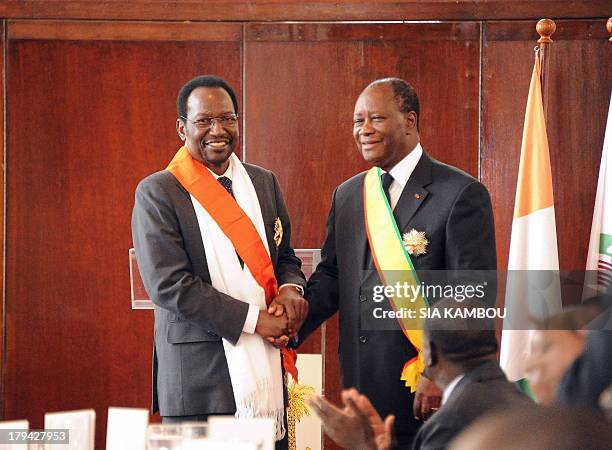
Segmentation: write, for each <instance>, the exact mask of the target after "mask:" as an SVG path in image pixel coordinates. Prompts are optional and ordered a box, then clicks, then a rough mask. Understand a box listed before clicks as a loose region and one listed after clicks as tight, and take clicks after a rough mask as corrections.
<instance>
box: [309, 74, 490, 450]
mask: <svg viewBox="0 0 612 450" xmlns="http://www.w3.org/2000/svg"><path fill="white" fill-rule="evenodd" d="M353 135H354V138H355V141H356V144H357V148H358V150H359V152H360V153H361V155H362V156H363V158H364V159H365V160H366V161H367V162H369V163H370V164H372V165H373V166H376V167H379V168H380V169H382V171H384V172H386V173H385V174H384V175H383V181H382V183H383V188H385V190H386V191H387V193H388V199H389V206H390V207H391V209H392V210H393V216H394V219H395V222H396V225H397V229H398V231H399V233H400V234H404V233H409V232H411V231H412V230H414V232H415V233H419V236H421V237H420V238H419V239H420V242H419V243H420V246H421V247H422V248H421V249H420V250H419V251H414V252H412V254H411V256H410V259H411V261H412V265H413V266H414V268H415V269H416V271H417V272H419V271H425V270H464V269H465V270H493V269H495V268H496V255H495V237H494V228H493V213H492V209H491V202H490V198H489V194H488V192H487V190H486V188H485V187H484V186H483V185H482V184H481V183H479V182H478V181H477V180H475V179H474V178H473V177H471V176H470V175H468V174H466V173H464V172H462V171H460V170H459V169H456V168H454V167H451V166H448V165H446V164H443V163H441V162H438V161H436V160H434V159H432V158H431V157H430V156H429V155H428V154H427V153H425V151H424V150H423V149H422V148H421V146H420V144H419V101H418V97H417V95H416V92H415V91H414V89H413V88H412V87H411V86H410V85H409V84H408V83H407V82H405V81H404V80H400V79H397V78H391V79H383V80H377V81H375V82H373V83H371V84H370V85H369V86H368V87H367V88H366V89H365V90H364V91H363V92H362V93H361V95H360V96H359V99H358V100H357V103H356V105H355V111H354V116H353ZM365 177H366V173H361V174H358V175H356V176H355V177H353V178H351V179H349V180H348V181H346V182H344V183H343V184H341V185H340V186H338V187H337V188H336V190H335V192H334V194H333V198H332V205H331V210H330V213H329V217H328V219H327V236H326V239H325V243H324V244H323V248H322V254H321V256H322V260H321V263H320V264H319V265H318V267H317V269H316V271H315V273H314V274H313V275H312V277H311V278H310V280H309V282H308V286H307V289H306V298H307V299H308V301H309V308H310V312H309V315H308V318H307V319H306V322H305V323H304V326H303V327H302V329H301V331H300V333H299V340H300V342H302V341H303V340H304V339H305V338H306V336H308V335H309V334H310V333H311V332H312V331H313V330H315V329H316V328H317V327H318V326H319V325H320V324H321V323H322V322H324V321H325V320H327V319H328V318H329V317H331V316H332V315H333V314H334V313H336V312H337V311H339V314H340V348H339V356H340V363H341V371H342V384H343V386H344V387H345V388H350V387H355V388H357V389H358V390H359V391H361V392H362V393H364V394H366V395H367V396H368V397H369V398H370V399H371V400H372V402H373V404H374V406H375V407H376V409H377V410H378V411H379V412H381V413H382V414H384V415H387V414H394V415H395V416H396V418H397V423H396V429H397V432H396V436H397V439H398V447H399V448H409V447H410V446H411V443H412V440H413V438H414V435H415V434H416V432H417V430H418V427H419V425H420V422H419V421H418V420H416V419H417V418H418V419H425V418H427V417H428V416H429V415H430V414H431V413H432V412H433V411H434V410H435V408H437V406H438V405H439V400H440V391H439V390H438V389H437V388H436V387H435V385H434V384H433V383H432V382H431V381H429V380H427V378H426V377H421V379H420V381H419V384H418V388H417V391H416V396H415V395H414V394H411V392H410V389H408V388H407V387H406V386H405V383H404V382H403V381H402V380H400V374H401V373H402V370H403V367H404V364H405V363H406V362H407V361H410V360H411V359H412V358H413V357H415V356H416V355H417V351H416V350H415V348H414V346H413V345H412V344H411V343H410V342H409V341H408V340H407V339H406V337H405V335H404V334H403V333H402V332H401V331H400V330H399V327H398V328H397V329H396V330H375V329H374V327H370V326H364V324H363V318H364V317H365V316H364V315H363V312H364V311H365V315H366V316H369V315H370V313H371V308H370V305H372V304H373V303H372V292H373V288H374V287H375V286H377V285H380V284H381V282H380V279H379V276H378V274H377V273H376V270H375V268H374V264H373V258H372V253H371V249H370V245H369V241H368V237H367V235H366V224H365V219H364V179H365ZM421 233H422V234H421ZM404 244H405V245H407V241H406V240H404ZM407 248H408V246H407ZM408 250H409V252H410V248H408ZM387 307H388V305H387ZM413 405H414V406H413Z"/></svg>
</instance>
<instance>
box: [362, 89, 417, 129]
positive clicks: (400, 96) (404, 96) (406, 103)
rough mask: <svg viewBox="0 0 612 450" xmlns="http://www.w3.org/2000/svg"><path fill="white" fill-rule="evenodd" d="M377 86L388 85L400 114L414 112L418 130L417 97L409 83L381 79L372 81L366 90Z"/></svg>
mask: <svg viewBox="0 0 612 450" xmlns="http://www.w3.org/2000/svg"><path fill="white" fill-rule="evenodd" d="M379 85H388V86H390V87H391V89H392V90H393V96H394V97H395V99H396V101H397V105H398V107H399V110H400V111H401V112H410V111H414V112H415V113H416V116H417V130H418V129H419V121H420V119H421V112H420V106H419V96H418V95H417V93H416V91H415V90H414V88H413V87H412V86H411V85H410V83H408V82H407V81H406V80H402V79H401V78H394V77H390V78H381V79H380V80H374V81H372V82H371V83H370V84H369V85H368V88H370V87H374V86H379Z"/></svg>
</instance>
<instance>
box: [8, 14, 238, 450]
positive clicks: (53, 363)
mask: <svg viewBox="0 0 612 450" xmlns="http://www.w3.org/2000/svg"><path fill="white" fill-rule="evenodd" d="M72 25H73V26H74V24H72ZM82 26H83V27H84V30H85V29H87V27H88V26H89V25H87V24H83V25H82ZM199 26H200V27H201V30H200V31H201V33H200V36H199V37H200V39H201V38H202V35H203V34H205V30H206V26H207V25H206V24H200V25H199ZM233 27H234V28H235V29H234V30H233V31H232V33H230V34H229V35H228V36H229V37H228V38H227V39H228V40H226V41H220V40H218V39H219V36H218V34H217V31H215V35H214V36H215V37H214V39H215V41H208V42H206V41H203V40H202V41H200V42H188V41H184V42H160V41H149V42H147V41H135V42H130V41H105V40H93V41H87V40H79V41H73V40H56V39H44V38H43V37H42V36H39V38H38V39H27V40H26V39H11V40H10V41H9V70H8V82H9V86H10V90H9V95H8V124H9V128H8V130H9V133H8V135H9V140H8V150H7V153H8V156H7V159H8V179H7V189H8V193H9V196H8V223H7V237H8V238H7V298H6V306H7V310H6V312H7V324H6V330H7V367H6V393H7V397H6V412H7V414H6V417H7V418H10V419H14V418H26V417H27V418H28V419H29V420H30V423H31V425H32V426H33V427H34V428H40V427H42V417H43V414H44V413H45V412H46V411H56V410H70V409H80V408H95V410H96V413H97V424H96V425H97V427H96V428H97V433H96V434H97V448H104V438H105V425H106V411H107V408H108V407H109V406H112V405H114V406H131V407H144V408H147V407H149V406H150V395H151V368H150V367H151V354H152V335H153V320H152V319H153V315H152V312H151V311H132V310H131V309H130V308H131V307H130V286H129V269H128V249H129V248H130V247H131V246H132V239H131V231H130V218H131V211H132V206H133V198H134V197H133V196H134V190H135V187H136V184H137V183H138V181H139V180H140V179H142V178H143V177H145V176H146V175H148V174H150V173H152V172H154V171H157V170H161V169H163V168H164V167H165V166H166V165H167V163H168V162H169V161H170V159H171V157H172V156H173V154H174V152H175V151H176V150H177V149H178V148H179V146H180V141H179V139H178V136H177V135H176V130H175V121H176V107H175V98H176V94H177V92H178V90H179V88H180V87H181V85H182V84H183V83H184V82H185V81H187V80H188V79H190V78H192V77H193V76H195V75H198V74H202V73H216V74H219V75H221V76H223V77H225V78H226V79H227V80H228V81H229V82H230V83H231V84H233V85H234V86H235V87H236V88H237V91H238V96H239V97H240V98H241V97H242V94H241V89H240V87H241V76H242V70H241V51H242V50H241V42H239V41H237V40H235V39H232V38H231V36H236V35H238V36H239V35H240V30H241V26H240V25H234V26H233ZM213 28H215V26H213Z"/></svg>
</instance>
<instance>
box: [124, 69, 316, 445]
mask: <svg viewBox="0 0 612 450" xmlns="http://www.w3.org/2000/svg"><path fill="white" fill-rule="evenodd" d="M177 107H178V115H179V117H178V119H177V122H176V129H177V132H178V135H179V137H180V139H181V140H182V141H183V143H184V145H183V147H181V148H180V150H179V151H178V152H177V153H176V155H175V156H174V158H173V159H172V161H171V162H170V164H169V165H168V167H167V168H166V169H165V170H162V171H160V172H157V173H154V174H153V175H150V176H148V177H147V178H145V179H144V180H143V181H141V182H140V184H139V185H138V187H137V189H136V198H135V204H134V210H133V214H132V235H133V239H134V247H135V249H136V257H137V261H138V265H139V269H140V273H141V275H142V280H143V282H144V286H145V288H146V290H147V293H148V294H149V296H150V297H151V299H152V300H153V302H154V304H155V345H154V352H153V405H152V410H153V412H155V411H159V412H160V414H161V415H162V416H163V418H164V422H182V421H187V420H200V421H201V420H206V419H207V417H208V416H209V415H211V414H215V415H220V414H236V416H238V417H267V418H271V419H273V420H274V422H275V424H276V433H275V434H276V436H275V438H276V440H277V441H280V440H281V439H282V438H283V436H284V435H285V422H286V421H285V418H284V416H285V402H284V384H283V376H282V369H281V364H282V361H281V353H280V351H279V350H278V349H276V348H274V347H273V346H272V345H271V344H270V343H269V342H267V340H273V339H274V338H278V337H280V336H283V335H287V336H293V335H295V332H296V331H297V329H298V328H299V326H300V325H301V322H302V321H303V319H304V318H305V315H306V313H307V309H308V305H307V303H306V301H305V300H304V299H303V297H302V295H301V293H302V292H303V287H304V285H305V279H304V275H303V274H302V272H301V270H300V267H301V262H300V260H299V259H298V258H297V257H296V256H295V254H294V251H293V249H292V247H291V224H290V222H289V217H288V215H287V209H286V207H285V203H284V201H283V197H282V194H281V190H280V187H279V185H278V182H277V180H276V177H275V176H274V174H272V173H271V172H270V171H268V170H265V169H263V168H261V167H257V166H254V165H251V164H246V163H244V164H243V163H242V162H241V161H240V160H239V159H238V157H237V156H236V155H235V154H234V152H235V150H236V148H237V146H238V143H239V132H238V119H237V112H238V103H237V100H236V95H235V93H234V91H233V90H232V88H231V87H230V86H229V85H228V84H227V83H226V82H225V81H223V80H222V79H220V78H218V77H215V76H201V77H197V78H194V79H193V80H191V81H189V82H188V83H187V84H185V85H184V86H183V88H182V89H181V90H180V92H179V95H178V99H177ZM279 285H280V288H279V287H278V286H279ZM268 305H269V306H268ZM284 362H285V364H286V366H287V368H288V369H289V370H293V368H294V366H291V365H290V364H289V365H287V363H291V358H285V360H284ZM286 446H287V443H286V438H285V440H284V441H281V443H280V444H279V445H277V448H283V447H284V448H286Z"/></svg>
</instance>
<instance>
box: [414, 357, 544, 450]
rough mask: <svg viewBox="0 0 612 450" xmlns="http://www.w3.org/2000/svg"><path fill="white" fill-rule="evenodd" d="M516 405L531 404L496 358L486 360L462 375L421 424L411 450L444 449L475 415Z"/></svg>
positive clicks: (526, 406) (528, 406) (526, 405)
mask: <svg viewBox="0 0 612 450" xmlns="http://www.w3.org/2000/svg"><path fill="white" fill-rule="evenodd" d="M519 406H524V407H525V408H533V407H534V406H535V405H534V404H533V402H532V401H531V399H530V398H529V397H527V396H526V395H525V394H523V393H522V392H521V391H520V390H519V389H518V387H517V386H516V385H515V384H514V383H511V382H509V381H508V380H507V379H506V376H505V375H504V373H503V372H502V370H501V368H500V367H499V364H498V363H497V361H489V362H487V363H485V364H483V365H481V366H479V367H477V368H476V369H473V370H471V371H469V372H467V373H466V374H465V375H464V376H463V378H462V379H461V380H460V381H459V383H457V385H456V386H455V389H454V390H453V391H452V392H451V395H450V396H449V398H448V400H447V401H446V403H445V404H444V405H442V406H441V407H440V410H439V411H438V412H436V413H435V414H434V415H433V416H431V417H430V418H429V420H427V422H425V424H424V425H423V426H422V427H421V429H420V430H419V432H418V434H417V436H416V439H415V441H414V446H413V449H420V450H436V449H444V448H446V447H448V445H449V444H450V442H451V441H452V440H453V439H454V438H455V437H456V436H458V435H459V433H461V432H462V431H463V430H464V429H466V428H467V427H468V426H469V425H470V424H471V423H472V422H474V421H475V420H476V419H478V418H479V417H481V416H483V415H485V414H489V413H490V412H492V411H494V410H495V409H498V408H512V407H519Z"/></svg>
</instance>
